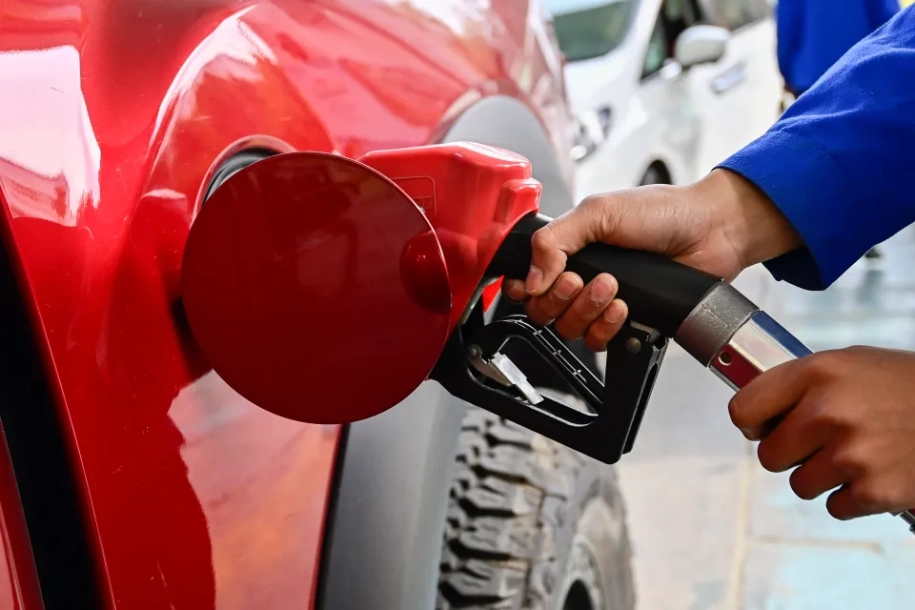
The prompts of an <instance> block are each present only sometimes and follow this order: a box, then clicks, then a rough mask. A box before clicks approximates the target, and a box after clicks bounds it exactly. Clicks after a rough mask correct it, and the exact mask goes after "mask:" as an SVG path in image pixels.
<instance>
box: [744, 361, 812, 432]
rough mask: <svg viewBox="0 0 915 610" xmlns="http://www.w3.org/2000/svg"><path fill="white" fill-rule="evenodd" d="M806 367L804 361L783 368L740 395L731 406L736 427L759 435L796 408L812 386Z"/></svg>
mask: <svg viewBox="0 0 915 610" xmlns="http://www.w3.org/2000/svg"><path fill="white" fill-rule="evenodd" d="M805 364H806V363H804V358H801V359H800V360H792V361H789V362H785V363H784V364H779V365H778V366H776V367H774V368H772V369H770V370H768V371H766V372H765V373H763V374H762V375H759V376H758V377H756V378H755V379H753V380H752V381H751V382H750V383H748V384H747V385H746V386H744V387H743V389H741V390H740V391H738V392H737V393H736V394H735V395H734V397H733V398H731V401H730V403H729V404H728V411H729V412H730V415H731V421H732V422H733V423H734V425H735V426H737V427H738V428H740V429H741V430H743V431H744V434H748V433H751V432H753V431H756V434H759V431H760V430H761V429H762V428H763V427H764V426H765V424H766V422H768V421H770V420H771V419H772V418H774V417H776V416H778V415H781V414H782V413H784V412H785V411H786V410H788V409H790V408H791V407H792V406H794V405H795V404H796V403H797V402H798V401H799V400H800V399H801V397H802V396H803V395H804V392H805V391H806V390H807V387H808V384H809V382H810V379H809V378H808V377H809V376H808V375H807V374H806V371H807V369H808V367H807V366H805ZM751 435H752V434H751Z"/></svg>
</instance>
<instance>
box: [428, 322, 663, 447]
mask: <svg viewBox="0 0 915 610" xmlns="http://www.w3.org/2000/svg"><path fill="white" fill-rule="evenodd" d="M666 348H667V339H666V338H665V337H663V336H661V335H660V334H659V333H657V332H656V331H654V330H652V329H649V328H645V327H643V326H639V325H638V324H633V323H627V324H626V325H625V326H624V328H623V329H622V330H621V331H620V333H619V334H618V335H617V336H616V337H615V338H614V339H613V341H611V343H610V344H609V345H608V349H607V367H606V374H605V378H606V380H607V384H606V385H605V384H604V383H602V382H601V380H600V379H598V377H597V376H596V375H595V374H594V373H592V372H591V371H590V370H589V369H588V368H587V367H586V366H585V365H584V364H582V362H581V361H580V360H579V359H578V358H577V357H576V356H575V355H574V354H573V353H572V352H571V350H569V348H568V347H567V346H566V345H565V344H564V343H563V342H562V341H561V340H560V339H559V337H557V336H556V335H555V334H554V333H553V332H552V331H551V330H550V329H549V328H548V327H543V326H538V325H535V324H533V323H532V322H531V321H530V320H528V318H527V317H526V316H524V315H510V316H506V317H504V318H500V319H497V320H494V321H492V322H490V323H489V324H484V322H483V314H482V309H481V308H480V307H479V306H478V307H476V308H475V310H474V311H473V312H472V313H471V315H470V316H469V318H468V320H467V322H465V323H464V324H462V325H460V326H459V327H458V328H456V329H455V330H454V331H453V332H452V335H451V338H450V339H449V340H448V343H447V344H446V346H445V351H444V352H443V354H442V356H441V357H440V358H439V361H438V364H437V365H436V367H435V369H433V371H432V374H431V375H430V377H431V378H432V379H434V380H435V381H438V382H439V383H441V384H442V385H443V386H444V387H445V389H446V390H448V392H449V393H451V394H452V395H454V396H456V397H458V398H461V399H463V400H465V401H467V402H469V403H471V404H474V405H477V406H478V407H481V408H483V409H486V410H488V411H491V412H493V413H495V414H497V415H499V416H501V417H504V418H506V419H509V420H512V421H514V422H516V423H518V424H520V425H522V426H525V427H527V428H529V429H531V430H533V431H535V432H537V433H539V434H542V435H543V436H546V437H548V438H551V439H553V440H555V441H557V442H559V443H562V444H564V445H566V446H568V447H570V448H571V449H573V450H575V451H578V452H581V453H583V454H585V455H589V456H591V457H593V458H595V459H597V460H600V461H602V462H605V463H615V462H616V461H618V460H619V459H620V457H621V456H622V455H623V454H625V453H628V452H629V451H630V450H631V449H632V445H633V442H634V440H635V436H636V433H637V431H638V427H639V424H640V423H641V419H642V415H643V413H644V410H645V406H646V405H647V403H648V399H649V397H650V395H651V390H652V388H653V386H654V379H655V374H656V373H657V370H658V368H659V367H660V364H661V360H662V359H663V356H664V353H665V352H666Z"/></svg>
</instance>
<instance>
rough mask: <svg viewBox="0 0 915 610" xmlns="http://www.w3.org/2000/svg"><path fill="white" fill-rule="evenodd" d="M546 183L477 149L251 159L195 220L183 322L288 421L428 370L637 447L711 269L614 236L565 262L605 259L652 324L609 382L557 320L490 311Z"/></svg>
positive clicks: (237, 380)
mask: <svg viewBox="0 0 915 610" xmlns="http://www.w3.org/2000/svg"><path fill="white" fill-rule="evenodd" d="M540 191H541V187H540V184H539V183H538V182H537V181H536V180H533V179H532V178H531V166H530V162H529V161H528V160H527V159H525V158H523V157H520V156H518V155H515V154H512V153H509V152H507V151H504V150H501V149H496V148H492V147H487V146H481V145H476V144H466V143H462V144H451V145H442V146H424V147H417V148H409V149H401V150H391V151H380V152H374V153H371V154H369V155H367V156H365V157H364V158H362V159H360V160H359V161H354V160H351V159H346V158H344V157H341V156H337V155H330V154H324V153H313V152H301V153H291V154H285V155H278V156H275V157H270V158H267V159H265V160H263V161H259V162H257V163H255V164H254V165H252V166H250V167H248V168H246V169H244V170H242V171H240V172H239V173H237V174H236V175H234V176H232V177H231V178H230V179H229V180H227V181H226V182H225V183H224V184H223V185H222V186H221V187H220V188H219V189H218V190H217V191H216V192H215V193H214V194H213V195H212V196H211V197H210V199H209V200H208V201H207V203H206V204H205V205H204V207H203V209H202V210H201V212H200V215H199V216H198V218H197V219H196V221H195V223H194V225H193V227H192V230H191V234H190V237H189V239H188V242H187V245H186V250H185V255H184V266H183V272H182V273H183V283H184V297H183V298H184V306H185V310H186V314H187V318H188V321H189V323H190V326H191V329H192V331H193V333H194V335H195V337H196V339H197V341H198V343H199V344H200V347H201V349H202V351H203V352H204V354H205V355H206V357H207V358H208V359H209V361H210V362H211V363H212V365H213V368H214V369H215V370H216V372H217V373H218V374H219V375H220V376H222V378H223V379H224V380H225V381H226V382H227V383H228V384H229V385H231V386H232V387H233V388H234V389H235V390H236V391H238V392H239V393H240V394H242V395H243V396H245V397H246V398H248V399H249V400H251V401H252V402H254V403H255V404H257V405H259V406H261V407H262V408H264V409H266V410H268V411H271V412H273V413H276V414H278V415H282V416H284V417H288V418H291V419H296V420H299V421H306V422H314V423H345V422H352V421H356V420H359V419H363V418H366V417H371V416H372V415H375V414H378V413H381V412H383V411H385V410H387V409H389V408H391V407H393V406H394V405H396V404H397V403H398V402H400V401H401V400H403V399H404V398H406V397H407V395H409V394H410V393H411V392H412V391H413V390H414V389H416V387H418V386H419V385H420V384H421V383H422V382H423V381H424V380H426V379H430V378H431V379H433V380H435V381H437V382H439V383H441V384H442V386H444V387H445V389H447V390H448V391H449V392H450V393H451V394H453V395H455V396H457V397H459V398H462V399H464V400H467V401H468V402H470V403H472V404H475V405H478V406H480V407H482V408H484V409H488V410H490V411H493V412H494V413H497V414H498V415H500V416H502V417H506V418H508V419H511V420H513V421H516V422H517V423H519V424H521V425H523V426H526V427H528V428H529V429H531V430H534V431H535V432H538V433H540V434H543V435H545V436H548V437H550V438H553V439H555V440H557V441H558V442H561V443H563V444H565V445H567V446H569V447H571V448H573V449H575V450H577V451H580V452H582V453H585V454H587V455H590V456H592V457H595V458H597V459H600V460H602V461H604V462H615V461H616V460H618V459H619V457H620V455H621V454H623V453H625V452H627V451H628V450H629V449H630V448H631V446H632V439H633V438H634V436H635V431H636V430H637V428H638V423H639V421H640V419H641V415H642V413H643V411H644V408H645V405H646V403H647V400H648V397H649V395H650V393H651V388H652V385H653V381H654V376H655V372H656V371H657V368H658V366H659V365H660V362H661V358H662V356H663V354H664V350H665V348H666V345H667V340H668V339H667V338H668V337H669V336H670V335H671V334H672V332H673V331H674V330H676V327H677V325H678V324H679V321H682V318H683V317H685V316H686V314H688V313H689V311H690V309H692V307H693V305H694V303H695V302H696V301H698V300H699V299H700V298H701V297H702V295H703V294H705V293H706V292H707V291H708V290H709V288H710V287H711V286H712V285H714V284H715V283H716V282H717V281H718V279H717V278H713V277H711V276H707V275H706V274H702V273H700V272H697V271H695V270H692V269H689V268H686V267H683V266H681V265H676V264H674V263H671V261H669V260H667V259H664V258H662V257H658V256H653V255H648V254H646V253H635V252H631V251H625V250H618V249H612V248H610V247H609V246H599V247H598V249H597V250H595V249H594V248H592V247H590V246H589V247H588V248H585V249H584V250H583V251H582V252H581V253H580V254H576V255H575V256H574V257H572V258H571V259H570V261H569V264H568V266H569V268H570V269H572V270H573V271H576V272H578V273H579V274H580V275H581V276H582V277H583V279H585V281H588V280H590V279H591V278H593V277H594V276H596V275H597V274H598V273H601V272H603V271H610V272H612V273H614V274H615V275H616V277H617V279H618V281H619V284H620V287H621V295H622V296H628V303H629V305H630V311H633V310H635V311H641V312H643V313H644V314H645V315H646V317H647V319H648V321H649V325H647V326H646V325H640V324H638V323H635V322H632V323H627V325H626V326H625V328H624V330H623V331H622V332H621V333H620V335H619V336H618V337H617V338H616V339H615V340H614V341H613V342H612V343H611V345H610V347H609V349H608V358H607V363H608V364H607V371H608V375H607V378H608V379H610V380H612V381H613V383H612V384H611V385H610V386H609V390H607V391H605V387H604V384H603V383H602V382H601V380H599V379H598V378H597V376H595V375H594V373H592V372H591V371H590V370H589V369H588V368H587V367H585V366H584V365H583V364H582V363H581V362H580V361H579V360H578V359H577V358H576V357H575V356H574V354H573V353H572V352H571V351H570V350H569V349H568V347H567V346H566V345H565V344H564V343H563V342H561V341H560V340H559V339H558V338H557V337H556V336H555V335H554V334H553V333H552V332H551V331H550V330H549V329H548V328H542V327H536V326H534V325H533V324H531V323H530V322H529V321H528V320H527V319H526V317H525V316H523V315H513V316H508V317H505V318H502V319H498V320H494V321H491V322H490V323H488V324H487V323H486V322H485V320H484V309H485V307H486V305H488V301H490V300H491V299H487V298H484V292H485V291H486V290H487V289H489V290H492V289H493V288H494V287H495V289H497V283H498V280H499V278H500V277H501V276H503V275H510V276H512V277H524V276H525V275H526V273H527V270H528V268H529V266H530V260H531V259H530V257H531V250H530V240H531V235H532V234H533V232H534V231H536V230H537V229H538V228H540V227H541V226H543V225H544V224H545V223H546V222H548V220H549V219H547V218H545V217H542V216H539V215H538V214H537V210H538V200H539V196H540ZM601 248H602V249H601ZM646 261H647V262H646ZM684 269H688V271H686V272H684V271H683V270H684ZM672 271H673V274H674V276H676V277H672V276H671V272H672ZM684 273H685V276H684ZM671 277H672V279H671ZM684 277H685V278H686V280H687V281H685V282H684V280H683V278H684ZM646 278H651V279H650V280H648V279H646ZM697 278H698V279H697ZM668 280H670V281H668ZM658 282H660V284H658ZM658 285H661V286H667V287H668V288H667V289H661V290H659V289H658V288H657V286H658ZM624 288H625V291H624V290H623V289H624ZM684 295H685V296H684ZM684 302H685V303H686V304H685V305H684ZM677 312H680V315H679V319H677V317H678V316H677ZM670 320H675V321H674V322H670ZM665 331H666V333H665Z"/></svg>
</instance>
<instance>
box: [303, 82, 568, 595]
mask: <svg viewBox="0 0 915 610" xmlns="http://www.w3.org/2000/svg"><path fill="white" fill-rule="evenodd" d="M462 140H464V141H473V142H479V143H481V144H489V145H492V146H500V147H502V148H506V149H509V150H512V151H514V152H517V153H518V154H522V155H524V156H526V157H528V158H529V159H530V160H531V162H532V164H533V173H534V178H536V179H538V180H539V181H540V182H541V183H542V184H543V198H542V201H541V206H542V211H543V212H544V213H545V214H549V215H551V216H558V215H559V214H562V213H563V212H565V211H567V210H569V209H571V208H572V207H573V204H574V200H573V198H572V194H571V193H572V191H571V189H570V188H569V185H568V184H566V182H565V179H564V177H563V175H562V171H561V168H560V165H559V163H558V162H557V160H556V157H555V151H554V149H553V147H552V145H551V143H550V140H549V138H548V137H547V134H546V133H545V132H544V130H543V127H542V126H541V124H540V122H539V121H538V120H537V118H536V117H535V116H534V115H533V113H532V112H531V111H530V110H529V109H528V108H527V107H526V106H524V105H523V104H522V103H521V102H519V101H518V100H516V99H514V98H511V97H508V96H493V97H489V98H484V99H483V100H480V101H479V102H478V103H476V104H475V105H473V106H471V107H470V108H469V109H467V110H466V111H465V112H463V113H462V114H461V116H460V117H459V118H458V119H457V120H456V121H455V122H454V123H453V124H452V126H451V127H450V129H449V130H448V131H447V132H446V133H445V135H444V137H443V138H442V139H441V141H443V142H455V141H462ZM466 409H467V404H466V403H464V402H462V401H459V400H457V399H455V398H453V397H451V396H450V395H448V394H446V393H445V392H444V390H442V389H441V388H440V386H438V384H436V383H434V382H426V383H424V384H423V385H422V386H420V388H419V389H417V391H416V392H414V393H413V394H412V395H411V396H410V397H408V398H407V399H406V400H405V401H403V402H402V403H401V404H399V405H397V406H396V407H394V408H393V409H391V410H389V411H388V412H386V413H384V414H382V415H379V416H377V417H374V418H371V419H368V420H364V421H361V422H357V423H355V424H353V425H351V426H349V427H348V429H347V430H346V438H345V443H344V444H342V445H341V453H340V456H339V460H338V462H339V464H338V470H337V473H336V481H335V489H334V498H333V502H332V505H331V507H330V513H329V515H328V521H327V523H328V525H327V528H326V532H325V538H324V549H323V558H322V566H321V573H320V574H319V585H318V600H317V603H316V606H315V607H316V608H317V609H318V610H351V609H352V610H361V609H363V608H365V609H371V610H432V609H433V608H434V607H435V600H436V594H437V584H438V572H439V568H438V565H439V560H440V557H441V549H442V536H443V528H444V524H445V513H446V510H447V501H448V488H449V485H450V483H451V479H452V474H453V461H454V456H455V453H456V445H457V439H458V435H459V432H460V428H461V422H462V421H463V419H464V414H465V412H466Z"/></svg>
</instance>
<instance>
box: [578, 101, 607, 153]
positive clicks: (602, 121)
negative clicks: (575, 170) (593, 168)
mask: <svg viewBox="0 0 915 610" xmlns="http://www.w3.org/2000/svg"><path fill="white" fill-rule="evenodd" d="M611 116H612V112H611V111H610V108H608V107H606V106H604V107H601V108H597V109H596V110H588V111H585V112H579V113H577V114H576V115H575V123H576V127H577V129H576V131H575V144H574V146H573V147H572V151H571V155H572V159H573V160H574V161H581V160H582V159H584V158H585V157H588V156H590V155H591V154H592V153H593V152H594V151H595V150H597V148H598V147H599V146H600V145H601V144H603V143H604V142H605V141H606V140H607V138H609V137H610V119H611Z"/></svg>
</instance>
